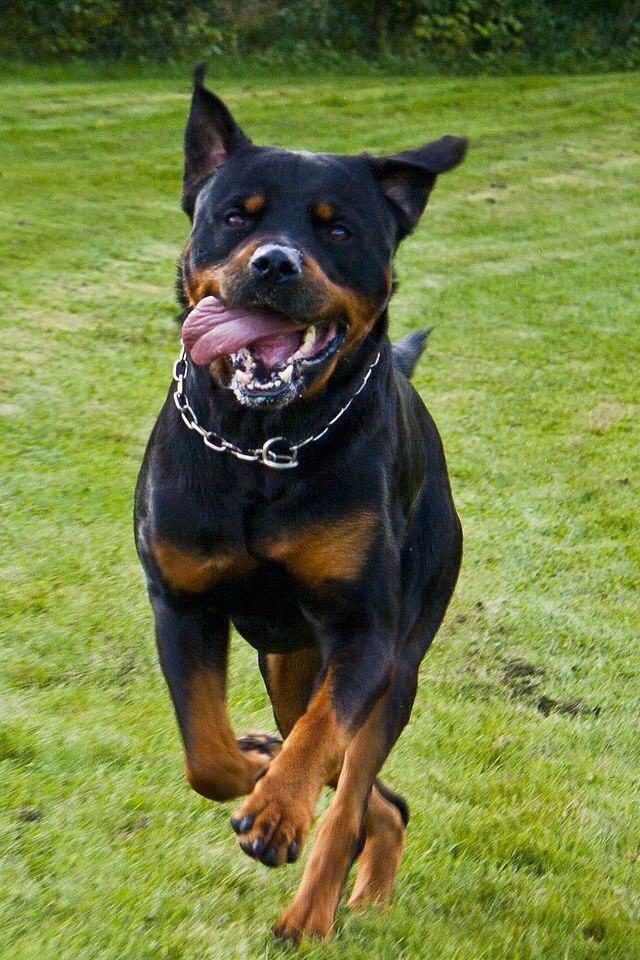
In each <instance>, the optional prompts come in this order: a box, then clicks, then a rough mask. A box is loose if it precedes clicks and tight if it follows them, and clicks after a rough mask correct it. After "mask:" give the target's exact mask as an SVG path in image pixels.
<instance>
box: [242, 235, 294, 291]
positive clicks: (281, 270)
mask: <svg viewBox="0 0 640 960" xmlns="http://www.w3.org/2000/svg"><path fill="white" fill-rule="evenodd" d="M251 269H252V270H253V272H254V273H255V274H256V275H257V276H258V277H260V279H262V280H272V281H273V282H274V283H282V282H283V281H285V280H290V279H291V277H295V276H297V275H298V274H299V273H301V272H302V255H301V254H300V251H299V250H296V249H295V247H284V246H281V245H280V244H279V243H263V244H262V246H260V247H258V248H257V250H255V251H254V253H253V256H252V257H251Z"/></svg>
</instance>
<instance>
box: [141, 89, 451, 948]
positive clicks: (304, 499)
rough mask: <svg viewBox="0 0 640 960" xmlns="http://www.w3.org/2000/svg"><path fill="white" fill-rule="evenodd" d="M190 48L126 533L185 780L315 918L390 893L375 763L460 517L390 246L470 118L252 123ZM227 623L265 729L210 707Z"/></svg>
mask: <svg viewBox="0 0 640 960" xmlns="http://www.w3.org/2000/svg"><path fill="white" fill-rule="evenodd" d="M202 80H203V78H202V73H201V72H200V73H197V75H196V81H195V86H194V91H193V99H192V103H191V110H190V114H189V119H188V123H187V129H186V135H185V164H184V184H183V207H184V210H185V211H186V213H187V214H188V216H189V217H190V218H191V220H192V231H191V236H190V238H189V242H188V243H187V245H186V248H185V250H184V253H183V255H182V258H181V261H180V281H179V292H180V298H181V301H182V305H183V307H184V317H183V320H184V323H183V328H182V336H183V341H184V350H183V353H182V354H181V357H180V359H179V360H178V361H177V363H176V368H175V372H174V381H173V383H172V385H171V388H170V392H169V395H168V397H167V400H166V403H165V405H164V407H163V409H162V411H161V413H160V416H159V417H158V420H157V423H156V425H155V427H154V430H153V433H152V436H151V439H150V441H149V445H148V447H147V451H146V455H145V458H144V463H143V465H142V469H141V472H140V477H139V480H138V486H137V491H136V542H137V547H138V552H139V556H140V560H141V562H142V565H143V567H144V570H145V573H146V577H147V583H148V590H149V596H150V599H151V605H152V607H153V612H154V615H155V624H156V636H157V644H158V650H159V654H160V662H161V665H162V670H163V672H164V675H165V677H166V681H167V684H168V687H169V691H170V693H171V697H172V699H173V704H174V707H175V711H176V714H177V718H178V723H179V725H180V731H181V734H182V739H183V742H184V751H185V765H186V773H187V779H188V781H189V783H190V784H191V786H192V787H193V788H194V789H195V790H197V791H198V792H199V793H201V794H203V795H204V796H205V797H208V798H210V799H212V800H230V799H231V798H234V797H237V798H242V799H239V803H240V806H239V807H238V808H237V809H236V810H235V812H234V813H233V816H232V818H231V823H232V826H233V829H234V830H235V832H236V833H237V835H238V841H239V844H240V847H241V849H242V850H243V851H244V853H246V854H247V855H248V856H250V857H253V858H255V859H256V860H259V861H261V862H262V863H264V864H266V865H267V866H271V867H275V866H279V865H281V864H286V863H288V862H291V861H293V860H296V859H297V858H298V857H299V856H300V855H301V853H302V850H303V847H304V845H305V841H306V839H307V835H308V833H309V829H310V827H311V823H312V820H313V817H314V813H315V808H316V804H317V801H318V797H319V794H320V791H321V789H322V787H323V786H325V785H329V786H331V787H332V788H334V789H335V794H334V796H333V799H332V803H331V805H330V807H329V809H328V810H327V812H326V813H325V815H324V816H323V818H322V820H321V821H320V822H319V824H318V827H317V830H316V836H315V840H314V843H313V846H312V848H311V850H310V853H309V856H308V859H307V863H306V866H305V870H304V874H303V878H302V882H301V885H300V887H299V889H298V892H297V893H296V895H295V897H294V899H293V901H292V902H291V904H290V905H289V906H288V907H287V908H286V909H285V910H284V912H283V913H282V914H281V915H280V917H279V918H278V920H277V921H276V925H275V932H276V935H277V936H279V937H282V938H292V939H294V940H298V939H299V938H300V937H301V936H304V935H307V934H315V935H318V936H329V935H330V933H331V930H332V927H333V922H334V915H335V911H336V908H337V906H338V903H339V900H340V895H341V892H342V888H343V885H344V883H345V880H346V877H347V873H348V872H349V869H350V867H351V865H352V863H353V861H354V859H356V860H357V876H356V879H355V885H354V888H353V893H352V895H351V898H350V900H349V905H350V906H360V905H364V904H367V903H371V902H380V903H383V902H385V901H386V900H387V899H388V898H389V896H390V894H391V890H392V887H393V882H394V878H395V874H396V871H397V869H398V865H399V863H400V857H401V853H402V848H403V844H404V837H405V830H406V826H407V820H408V813H407V805H406V803H405V801H404V800H403V799H402V798H401V797H400V796H398V795H397V794H395V793H394V792H392V791H391V790H390V789H389V788H388V787H386V786H385V785H384V783H382V782H381V781H380V780H379V779H377V775H378V772H379V770H380V768H381V767H382V765H383V763H384V761H385V759H386V757H387V755H388V753H389V751H390V749H391V748H392V746H393V744H394V743H395V741H396V740H397V738H398V736H399V734H400V732H401V730H402V729H403V727H404V725H405V724H406V723H407V721H408V720H409V716H410V713H411V708H412V705H413V700H414V697H415V693H416V685H417V676H418V668H419V665H420V661H421V660H422V657H423V655H424V653H425V651H426V649H427V647H428V646H429V644H430V643H431V641H432V639H433V637H434V635H435V633H436V630H437V629H438V627H439V625H440V622H441V621H442V618H443V616H444V613H445V610H446V608H447V604H448V602H449V599H450V597H451V593H452V591H453V588H454V585H455V582H456V578H457V575H458V569H459V565H460V557H461V548H462V536H461V530H460V523H459V521H458V517H457V515H456V511H455V508H454V505H453V501H452V498H451V491H450V487H449V481H448V478H447V468H446V463H445V458H444V454H443V450H442V444H441V442H440V438H439V436H438V432H437V430H436V427H435V425H434V423H433V420H432V419H431V417H430V416H429V414H428V412H427V410H426V409H425V407H424V404H423V403H422V400H421V399H420V397H419V396H418V394H417V393H416V391H415V390H414V388H413V387H412V386H411V384H410V383H409V379H408V378H409V377H410V375H411V373H412V370H413V367H414V366H415V363H416V362H417V360H418V358H419V356H420V354H421V352H422V349H423V346H424V340H425V335H424V334H422V333H417V332H416V333H414V334H410V335H409V336H408V337H406V338H405V339H404V340H403V341H401V342H400V343H396V344H391V343H390V341H389V338H388V332H387V325H388V316H387V307H388V303H389V299H390V296H391V293H392V290H393V280H392V269H393V268H392V263H393V257H394V253H395V251H396V249H397V247H398V244H399V243H400V241H401V240H402V239H403V238H404V237H405V236H406V235H407V234H408V233H409V232H410V231H411V230H412V229H413V227H415V225H416V223H417V221H418V219H419V217H420V216H421V214H422V212H423V210H424V208H425V205H426V203H427V199H428V197H429V194H430V192H431V190H432V188H433V185H434V183H435V180H436V177H437V175H438V174H440V173H444V172H445V171H446V170H449V169H450V168H451V167H453V166H455V165H456V164H457V163H458V162H459V161H460V160H461V159H462V157H463V155H464V151H465V146H466V142H465V140H464V139H462V138H458V137H450V136H447V137H443V138H442V139H440V140H436V141H433V142H431V143H427V144H426V145H424V146H421V147H416V148H414V149H408V150H405V151H403V152H402V153H397V154H394V155H393V156H387V157H373V156H370V155H368V154H361V155H359V156H343V155H339V154H328V153H326V154H325V153H318V154H313V153H307V152H303V153H298V152H294V151H288V150H284V149H281V148H278V147H264V146H256V145H255V144H253V143H252V141H251V140H250V139H249V137H248V136H247V134H245V133H244V132H243V131H242V130H241V129H240V127H239V126H238V125H237V124H236V122H235V120H234V119H233V117H232V116H231V114H230V113H229V111H228V110H227V108H226V107H225V106H224V104H223V103H222V102H221V101H220V100H219V99H218V98H217V97H215V96H214V95H213V94H212V93H210V92H209V91H208V90H207V89H205V87H204V86H203V83H202ZM231 624H233V625H234V626H235V627H236V628H237V630H238V632H239V633H240V634H241V636H242V637H244V639H245V640H247V641H248V642H249V643H250V644H251V645H252V646H253V647H255V649H256V650H257V652H258V660H259V665H260V670H261V672H262V675H263V677H264V682H265V685H266V688H267V691H268V693H269V697H270V698H271V701H272V704H273V711H274V715H275V720H276V723H277V726H278V728H279V732H280V735H281V737H282V740H279V739H276V738H275V737H273V736H268V735H266V734H248V735H245V736H241V737H237V738H236V736H235V735H234V733H233V732H232V730H231V728H230V725H229V721H228V718H227V712H226V706H225V698H226V669H227V648H228V643H229V630H230V626H231Z"/></svg>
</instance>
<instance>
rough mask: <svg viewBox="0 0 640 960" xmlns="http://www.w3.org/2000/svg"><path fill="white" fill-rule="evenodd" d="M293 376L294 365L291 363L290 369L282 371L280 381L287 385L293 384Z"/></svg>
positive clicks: (286, 368)
mask: <svg viewBox="0 0 640 960" xmlns="http://www.w3.org/2000/svg"><path fill="white" fill-rule="evenodd" d="M292 376H293V364H292V363H290V364H289V366H288V367H285V368H284V370H281V371H280V379H281V380H283V381H284V382H285V383H291V377H292Z"/></svg>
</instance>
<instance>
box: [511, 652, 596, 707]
mask: <svg viewBox="0 0 640 960" xmlns="http://www.w3.org/2000/svg"><path fill="white" fill-rule="evenodd" d="M545 675H546V670H545V668H544V667H540V666H537V665H536V664H533V663H528V662H527V661H526V660H523V659H521V658H520V657H514V658H512V659H511V660H507V661H506V662H505V664H504V666H503V669H502V675H501V681H502V683H503V685H504V686H505V687H507V689H508V690H509V691H510V692H511V696H512V697H514V698H515V699H518V700H524V701H525V702H527V703H528V704H530V705H531V706H532V707H535V709H536V710H537V711H538V713H541V714H542V715H543V717H548V716H549V714H551V713H559V714H561V715H563V716H566V717H574V718H575V717H598V716H600V711H601V708H600V707H599V706H597V705H596V706H594V707H592V706H589V704H586V703H584V701H582V700H580V699H578V698H575V699H573V700H556V699H555V698H553V697H550V696H549V695H548V694H546V693H544V692H543V691H542V690H541V689H540V687H541V684H542V681H543V678H544V677H545Z"/></svg>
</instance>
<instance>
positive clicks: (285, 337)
mask: <svg viewBox="0 0 640 960" xmlns="http://www.w3.org/2000/svg"><path fill="white" fill-rule="evenodd" d="M202 79H203V71H197V72H196V79H195V85H194V90H193V99H192V102H191V110H190V113H189V120H188V123H187V129H186V134H185V164H184V182H183V200H182V203H183V208H184V210H185V212H186V213H187V214H188V215H189V217H190V218H191V220H192V222H193V229H192V232H191V237H190V239H189V242H188V243H187V246H186V248H185V251H184V255H183V258H182V272H181V282H182V286H183V289H184V294H185V297H186V300H187V303H188V304H189V306H190V307H192V308H195V309H193V310H192V312H191V314H190V316H189V317H188V319H187V321H186V323H185V326H184V328H183V336H184V338H185V342H186V343H187V345H188V346H189V348H190V350H191V355H192V358H193V359H194V360H195V362H197V363H203V364H207V365H208V366H209V369H210V371H211V375H212V376H213V377H214V378H215V379H216V380H217V381H218V382H219V383H220V384H222V385H223V386H225V387H229V388H230V389H231V390H233V392H234V394H235V397H236V399H237V400H238V401H239V402H240V403H242V404H244V405H247V406H254V407H264V406H269V407H271V408H273V407H274V406H284V405H285V404H288V403H291V402H292V401H294V400H296V399H297V398H298V397H302V396H309V395H311V394H313V393H315V392H317V391H318V390H320V389H321V388H322V386H324V384H326V382H327V381H328V380H329V378H330V377H331V375H332V374H333V372H334V370H335V368H336V365H337V364H338V363H339V361H340V360H341V358H343V357H346V356H348V355H350V354H351V353H352V352H353V351H354V350H355V349H356V348H357V347H358V345H359V344H361V343H362V342H363V341H364V339H365V338H366V337H367V336H368V335H370V334H371V331H372V330H373V329H374V327H375V324H376V321H377V320H378V318H379V317H381V315H382V314H383V313H384V310H385V307H386V305H387V302H388V299H389V296H390V294H391V289H392V272H391V271H392V266H391V265H392V260H393V255H394V253H395V251H396V249H397V246H398V244H399V243H400V241H401V240H402V239H403V237H405V236H406V235H407V234H408V233H409V232H410V231H411V230H412V229H413V227H414V226H415V225H416V223H417V222H418V219H419V218H420V216H421V214H422V212H423V210H424V208H425V205H426V203H427V199H428V197H429V193H430V192H431V190H432V188H433V185H434V183H435V180H436V177H437V175H438V174H439V173H443V172H444V171H445V170H449V169H451V167H453V166H455V165H456V164H457V163H459V162H460V160H461V159H462V157H463V156H464V152H465V149H466V140H464V139H463V138H460V137H443V138H442V139H440V140H436V141H434V142H432V143H428V144H426V145H425V146H423V147H418V148H417V149H414V150H406V151H404V152H402V153H398V154H395V155H393V156H389V157H371V156H368V155H366V154H362V155H360V156H343V155H340V154H324V153H318V154H314V153H298V152H294V151H289V150H283V149H280V148H278V147H259V146H255V145H254V144H253V143H252V142H251V141H250V140H249V138H248V137H247V136H246V134H244V133H243V131H242V130H241V129H240V127H239V126H238V125H237V123H236V122H235V120H234V119H233V117H232V116H231V114H230V112H229V110H228V109H227V108H226V106H225V105H224V104H223V103H222V101H221V100H220V99H219V98H218V97H216V96H215V95H214V94H212V93H211V92H210V91H208V90H207V89H206V88H205V87H204V86H203V84H202Z"/></svg>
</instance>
